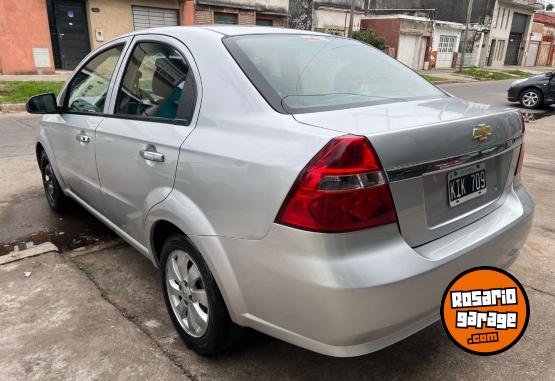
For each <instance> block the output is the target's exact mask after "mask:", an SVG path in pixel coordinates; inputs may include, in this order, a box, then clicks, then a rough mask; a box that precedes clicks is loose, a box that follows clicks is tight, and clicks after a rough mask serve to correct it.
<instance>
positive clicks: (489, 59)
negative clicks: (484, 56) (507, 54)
mask: <svg viewBox="0 0 555 381" xmlns="http://www.w3.org/2000/svg"><path fill="white" fill-rule="evenodd" d="M495 43H496V40H491V47H490V48H489V54H488V60H487V62H486V66H491V63H492V62H493V56H494V54H495Z"/></svg>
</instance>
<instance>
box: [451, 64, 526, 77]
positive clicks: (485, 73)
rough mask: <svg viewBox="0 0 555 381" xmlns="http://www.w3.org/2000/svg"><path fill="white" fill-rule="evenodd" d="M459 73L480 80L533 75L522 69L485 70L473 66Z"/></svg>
mask: <svg viewBox="0 0 555 381" xmlns="http://www.w3.org/2000/svg"><path fill="white" fill-rule="evenodd" d="M457 73H459V74H464V75H468V76H470V77H472V78H474V79H480V80H488V79H492V80H502V79H514V78H526V77H530V76H531V75H533V74H532V73H529V72H527V71H523V70H486V69H479V68H477V67H475V66H471V67H469V68H465V69H463V70H459V71H457Z"/></svg>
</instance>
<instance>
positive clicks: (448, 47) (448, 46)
mask: <svg viewBox="0 0 555 381" xmlns="http://www.w3.org/2000/svg"><path fill="white" fill-rule="evenodd" d="M456 40H457V37H455V36H448V35H445V36H444V35H442V36H439V47H438V50H437V61H436V67H437V68H438V69H440V68H450V67H451V66H453V51H454V50H455V42H456Z"/></svg>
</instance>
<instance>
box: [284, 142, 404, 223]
mask: <svg viewBox="0 0 555 381" xmlns="http://www.w3.org/2000/svg"><path fill="white" fill-rule="evenodd" d="M396 221H397V216H396V214H395V207H394V206H393V200H392V198H391V192H390V190H389V185H388V184H387V181H386V178H385V174H384V172H383V169H382V167H381V164H380V162H379V160H378V157H377V155H376V153H375V152H374V150H373V149H372V147H371V146H370V143H369V142H368V141H367V140H366V139H365V138H363V137H360V136H353V135H346V136H342V137H339V138H335V139H333V140H332V141H330V142H329V143H328V144H327V145H326V146H325V147H324V148H323V149H322V150H321V151H320V152H319V153H318V154H316V156H315V157H314V158H313V159H312V160H311V161H310V163H308V165H307V166H306V167H305V168H304V169H303V171H302V172H301V174H300V175H299V177H298V179H297V181H296V183H295V184H294V185H293V187H292V189H291V191H290V192H289V195H288V196H287V198H286V199H285V202H284V204H283V206H282V207H281V210H280V212H279V214H278V217H277V219H276V222H278V223H281V224H284V225H289V226H292V227H296V228H299V229H304V230H312V231H318V232H330V233H338V232H347V231H353V230H360V229H366V228H370V227H374V226H378V225H384V224H389V223H392V222H396Z"/></svg>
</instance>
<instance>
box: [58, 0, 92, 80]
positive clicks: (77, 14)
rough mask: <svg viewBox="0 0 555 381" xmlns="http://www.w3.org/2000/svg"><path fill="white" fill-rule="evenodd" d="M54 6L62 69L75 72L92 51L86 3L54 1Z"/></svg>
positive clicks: (70, 0)
mask: <svg viewBox="0 0 555 381" xmlns="http://www.w3.org/2000/svg"><path fill="white" fill-rule="evenodd" d="M53 5H54V17H55V24H56V33H57V39H58V41H57V42H58V44H57V46H58V50H59V52H57V53H58V57H59V59H60V64H61V68H62V69H64V70H73V69H74V68H75V67H76V66H77V65H78V64H79V62H81V60H82V59H83V58H85V56H86V55H87V54H88V53H89V52H90V51H91V47H90V43H89V28H88V24H87V11H86V8H85V2H84V1H82V0H54V1H53Z"/></svg>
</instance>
